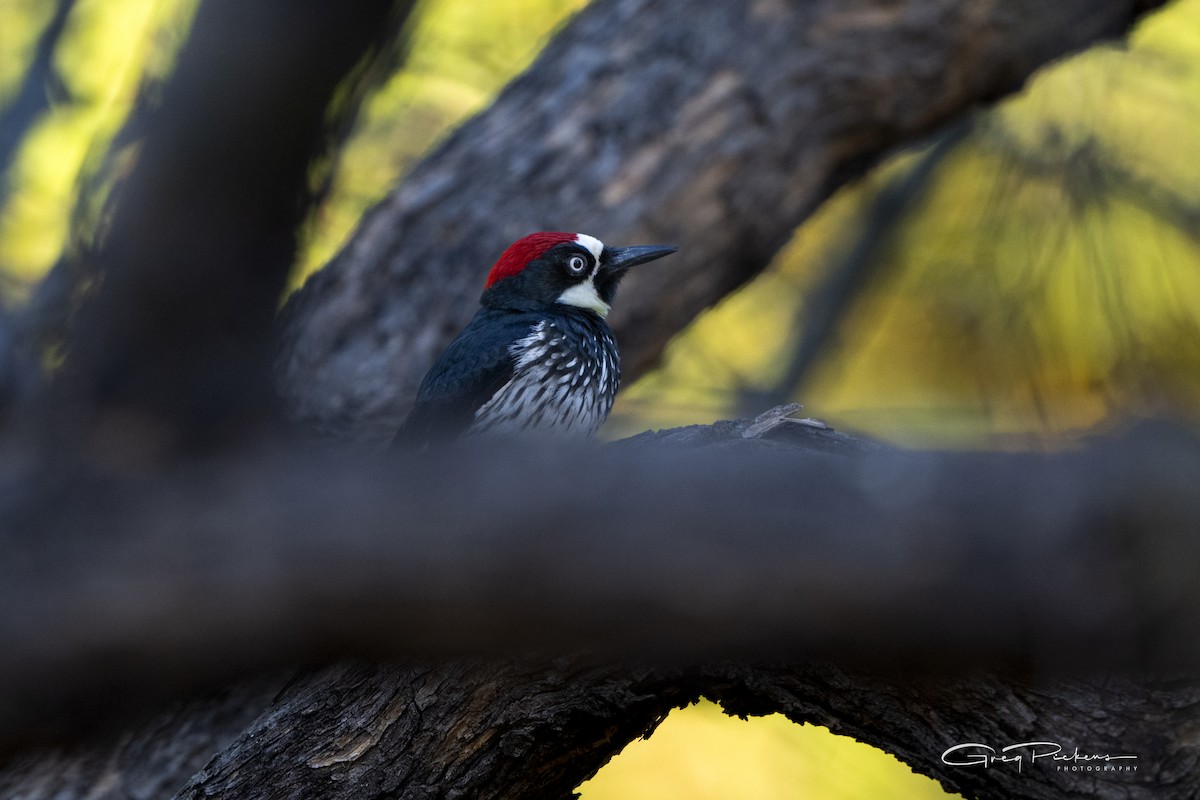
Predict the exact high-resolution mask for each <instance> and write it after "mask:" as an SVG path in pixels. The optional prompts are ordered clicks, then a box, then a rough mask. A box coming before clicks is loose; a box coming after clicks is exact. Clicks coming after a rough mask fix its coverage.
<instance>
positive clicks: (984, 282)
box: [0, 0, 1200, 800]
mask: <svg viewBox="0 0 1200 800" xmlns="http://www.w3.org/2000/svg"><path fill="white" fill-rule="evenodd" d="M583 4H584V3H583V0H491V2H473V1H472V0H428V1H427V2H425V3H423V4H422V5H421V6H420V10H419V13H418V15H417V18H416V20H415V22H414V24H413V25H412V28H411V36H412V41H411V49H410V53H409V56H408V58H407V60H406V63H405V64H404V66H403V68H402V69H401V70H399V71H398V72H397V73H396V74H395V75H393V76H391V77H390V78H389V79H388V80H387V81H385V82H384V83H383V85H382V86H381V87H380V88H379V89H378V90H377V91H376V92H374V93H373V94H372V95H371V97H370V98H369V99H368V101H367V103H366V104H365V106H364V108H363V110H362V113H361V115H360V119H359V121H358V124H357V126H356V128H355V130H354V133H353V134H352V136H351V138H350V140H349V141H348V142H347V144H346V147H345V148H344V151H343V152H342V153H341V156H340V159H339V162H338V166H337V170H336V172H335V177H334V181H333V190H332V193H331V196H330V197H329V198H328V200H327V202H326V203H325V204H324V205H323V206H322V207H321V208H320V209H319V210H318V211H317V212H316V213H315V216H314V218H313V220H312V222H311V224H310V225H309V226H308V228H307V230H306V231H305V236H306V239H305V249H304V253H303V255H302V257H301V261H300V264H298V267H297V272H296V278H295V280H296V282H298V281H299V280H301V279H302V277H303V276H304V275H305V274H307V273H308V272H310V271H311V270H313V269H315V268H317V267H319V266H320V265H321V264H322V263H324V262H325V261H326V260H328V258H329V257H330V256H331V255H332V254H333V253H334V252H336V250H337V249H338V247H340V245H341V244H342V243H343V242H344V241H345V239H346V237H347V236H349V235H350V234H351V232H352V230H353V227H354V225H355V223H356V221H357V220H358V219H359V217H360V216H361V214H362V212H363V211H364V210H365V209H366V208H367V207H368V206H370V205H371V204H372V203H373V202H375V201H376V200H377V199H379V198H380V197H382V196H383V194H384V193H385V192H386V191H387V190H388V188H389V187H390V186H392V185H393V184H394V183H395V181H396V180H398V179H399V178H400V177H401V176H402V175H403V174H404V172H405V170H407V169H408V168H409V166H410V165H411V164H413V163H414V162H415V160H416V159H417V158H419V157H420V156H421V155H422V154H423V153H425V152H427V151H428V149H429V148H430V147H431V146H433V145H434V144H435V143H436V142H438V141H439V140H440V139H441V138H442V137H444V136H445V135H446V134H447V132H448V131H450V130H452V129H453V127H454V126H455V125H457V124H459V123H460V122H462V121H463V120H464V119H466V118H467V117H469V116H470V115H471V114H472V113H474V112H476V111H478V110H479V109H481V108H483V107H484V106H485V105H486V104H487V103H488V102H489V101H490V99H491V98H492V97H494V96H495V94H496V92H498V91H499V90H500V89H501V88H502V87H503V86H504V84H505V83H506V82H507V81H508V80H510V79H511V78H512V77H513V76H515V75H516V74H517V73H518V72H519V71H520V70H522V69H523V68H524V67H526V66H527V65H528V64H529V63H530V61H531V60H532V59H533V58H534V57H535V56H536V54H537V52H538V50H539V48H540V47H541V45H542V44H544V42H545V41H546V39H547V37H548V36H550V35H551V34H552V33H553V32H554V31H555V30H556V29H557V28H558V27H559V26H561V25H562V24H563V23H564V22H565V21H566V20H567V19H568V18H569V17H570V15H571V14H572V13H574V12H575V11H577V10H578V9H579V8H580V7H582V5H583ZM194 10H195V0H79V2H78V3H77V4H76V7H75V9H74V11H73V13H72V15H71V17H70V19H69V21H68V26H67V29H66V31H65V33H64V36H63V39H62V41H61V42H60V46H59V48H58V50H57V52H56V57H55V65H56V68H57V71H58V73H59V77H60V79H61V81H62V84H63V91H62V92H61V96H59V97H56V98H55V99H54V102H53V104H52V107H51V109H50V111H49V113H47V114H45V115H44V116H42V117H40V118H39V119H38V120H36V123H35V125H34V126H33V127H32V128H31V129H30V132H29V135H28V136H27V137H26V138H25V140H24V141H23V142H22V144H21V147H20V149H19V151H18V153H17V156H16V159H15V161H14V163H13V165H12V167H11V169H10V170H9V171H8V173H7V174H5V175H4V176H3V180H4V181H5V192H4V193H3V195H0V196H2V197H3V198H5V202H4V204H3V205H2V206H0V277H2V278H3V280H0V293H3V294H4V295H5V296H7V297H8V298H9V299H17V300H19V298H20V297H21V296H22V295H23V294H24V293H25V292H27V291H28V288H29V287H30V286H31V285H32V283H33V282H34V281H35V280H36V279H37V278H38V276H40V275H41V274H43V273H44V272H45V271H46V270H47V269H48V268H49V267H50V266H51V265H52V264H53V263H54V262H55V261H56V259H58V257H59V255H60V253H62V252H63V250H64V248H66V247H69V246H70V241H71V239H70V235H71V232H70V225H71V220H72V216H73V214H75V213H76V211H75V208H76V205H77V203H78V202H79V200H80V196H81V193H84V192H85V189H84V187H87V186H89V185H92V182H93V181H95V179H96V177H97V175H98V174H99V173H100V171H101V166H102V164H103V163H104V158H105V155H106V153H107V152H108V149H109V146H110V143H111V142H112V140H113V137H114V136H115V135H116V134H117V132H118V131H119V130H120V127H121V124H122V122H123V121H124V120H125V118H126V117H127V115H128V114H129V112H130V109H131V108H132V107H133V105H134V103H135V102H136V100H137V97H138V93H139V91H141V90H143V88H144V87H145V86H147V85H152V84H153V82H154V81H156V80H159V79H161V78H162V77H163V76H164V75H165V74H166V73H167V72H168V70H169V68H170V65H171V60H172V57H173V55H174V54H175V53H176V52H177V49H178V47H179V44H180V42H181V41H182V40H183V38H184V37H185V36H186V31H187V26H188V22H189V21H190V19H191V16H192V14H193V13H194ZM51 11H52V7H51V5H50V4H47V3H45V2H42V1H41V0H0V113H2V112H3V110H4V109H5V108H6V107H7V106H8V104H9V103H10V102H11V101H12V99H13V97H14V96H15V94H16V92H17V91H18V88H19V87H20V85H21V81H22V79H23V76H24V73H25V70H26V68H27V66H28V64H29V63H30V60H31V58H32V57H33V52H34V46H35V44H36V42H37V40H38V36H39V34H40V32H41V30H42V29H43V27H44V26H45V25H46V24H47V22H48V20H49V16H50V12H51ZM922 157H923V155H922V153H920V152H903V153H898V154H896V155H895V156H894V157H893V158H891V159H889V160H887V161H886V162H885V163H884V164H883V165H881V167H880V168H878V169H877V170H875V171H874V172H873V173H872V174H871V175H870V176H868V177H867V178H865V179H864V180H861V181H859V182H857V183H855V184H854V185H851V186H847V187H845V188H844V189H842V190H841V191H839V192H838V193H837V194H836V196H835V197H834V198H833V199H832V200H831V201H830V202H829V203H827V204H825V205H824V206H823V207H822V208H821V209H820V211H819V212H818V213H817V214H816V215H815V216H814V217H813V218H812V219H811V220H809V221H808V222H806V223H805V224H804V225H803V226H801V227H800V228H799V229H798V230H797V231H796V234H795V238H794V239H793V241H792V242H791V243H790V244H789V246H788V247H787V248H786V250H785V251H784V252H782V253H781V254H780V255H779V257H778V258H777V259H776V261H775V263H774V264H773V265H772V266H771V268H770V269H769V270H768V271H767V272H765V273H764V274H763V275H762V276H761V277H759V278H758V279H756V280H755V281H753V282H752V283H750V284H748V285H747V286H746V287H744V288H743V289H742V290H740V291H738V292H736V293H734V294H733V295H731V296H729V297H728V298H726V299H725V300H724V301H722V302H721V303H720V304H719V305H718V306H717V307H716V308H715V309H713V310H711V311H709V312H708V313H706V314H704V315H702V316H701V317H699V318H698V319H697V320H696V322H695V323H694V324H693V325H692V326H691V327H690V328H689V329H688V330H687V331H685V332H684V333H683V334H682V335H680V336H679V337H677V338H676V340H675V341H673V342H672V343H671V345H670V346H669V347H668V349H667V351H666V353H665V355H664V357H663V360H662V364H661V366H660V368H659V369H657V370H656V371H655V372H653V373H651V374H649V375H647V376H645V377H644V378H643V379H641V380H640V381H638V382H637V383H636V384H635V385H633V386H631V387H629V388H628V389H627V390H626V391H625V392H624V393H623V394H622V396H621V397H620V399H619V401H618V407H617V410H616V413H615V414H614V418H613V420H612V421H611V422H610V424H609V426H608V428H607V429H606V434H607V435H608V436H610V437H613V436H618V435H621V434H622V433H626V432H632V431H636V430H642V429H645V428H646V427H658V426H667V425H674V424H684V423H691V422H710V421H712V420H713V419H717V418H721V417H724V416H729V415H732V414H734V413H737V412H738V411H739V410H744V409H739V408H738V402H739V398H740V397H742V396H744V394H743V393H744V391H745V390H746V389H755V390H762V389H767V388H771V387H773V386H774V383H775V382H776V381H778V379H779V377H780V375H781V371H782V365H783V364H784V362H785V361H786V358H787V354H788V352H789V349H790V348H791V347H793V346H794V344H795V341H796V339H797V337H798V335H799V332H800V331H801V330H802V328H803V325H804V322H805V320H806V318H807V317H806V315H805V302H806V300H807V299H808V298H810V297H811V296H812V290H813V287H814V286H815V285H816V284H817V282H818V281H819V280H820V278H821V276H822V275H823V274H824V271H825V270H826V269H827V268H828V266H829V265H830V264H835V263H837V262H838V259H839V257H840V256H839V254H840V253H841V252H842V251H843V249H844V246H845V244H846V243H847V242H849V241H851V240H853V238H854V236H855V234H856V233H857V232H858V231H859V230H861V228H862V226H863V222H864V220H865V218H866V216H867V214H868V211H869V209H870V207H871V203H872V200H873V198H874V197H875V196H876V194H877V193H878V192H879V191H881V190H882V189H883V188H884V187H886V186H888V185H889V184H890V183H891V182H894V181H897V180H901V179H903V177H904V176H905V175H906V174H907V173H908V171H910V170H911V169H912V168H913V165H914V164H915V163H916V162H917V161H918V160H919V159H921V158H922ZM595 233H599V234H603V232H600V231H596V232H595ZM681 244H684V245H685V246H686V243H681ZM1198 245H1200V0H1178V1H1177V2H1175V3H1173V4H1171V5H1170V6H1169V7H1168V8H1167V9H1165V10H1164V11H1162V12H1159V13H1157V14H1155V15H1153V16H1151V17H1149V18H1148V19H1147V20H1146V21H1145V22H1143V23H1142V24H1141V25H1140V26H1139V27H1138V29H1137V30H1136V31H1135V33H1134V35H1133V36H1132V37H1131V39H1130V41H1129V42H1128V43H1122V44H1109V45H1101V46H1098V47H1096V48H1093V49H1091V50H1089V51H1087V52H1085V53H1082V54H1079V55H1077V56H1075V57H1072V58H1070V59H1067V60H1064V61H1063V62H1061V63H1058V64H1055V65H1051V66H1050V67H1048V68H1046V69H1044V70H1042V71H1041V72H1040V73H1039V74H1038V75H1037V76H1035V78H1034V79H1033V80H1032V81H1031V82H1030V85H1029V86H1028V87H1027V89H1026V90H1025V91H1024V92H1022V93H1021V94H1020V95H1019V96H1017V97H1014V98H1012V99H1010V100H1008V101H1006V102H1004V103H1003V104H1001V106H1000V107H999V108H997V109H995V110H992V111H989V112H987V113H985V114H981V115H979V117H978V118H977V119H976V122H975V128H974V132H973V133H972V134H971V135H970V136H969V137H968V138H967V139H966V140H965V141H964V142H963V143H962V144H960V145H958V146H957V147H955V148H954V149H953V151H952V152H950V154H949V155H948V156H947V157H946V158H945V159H944V160H943V161H942V162H941V163H939V164H938V166H937V168H936V170H935V173H934V176H933V178H932V179H931V180H930V181H929V183H928V184H927V185H926V186H925V187H924V189H923V191H922V192H921V193H920V195H919V196H917V197H914V198H913V200H912V202H911V207H909V208H908V209H907V210H906V213H905V216H904V218H903V220H902V224H900V225H898V226H897V227H896V228H895V230H894V231H893V232H892V234H891V235H890V236H889V237H888V239H887V240H886V242H884V243H883V245H882V246H881V248H880V253H879V259H878V263H877V266H876V276H877V280H875V281H874V282H873V283H872V284H871V286H870V288H869V289H868V291H866V292H865V294H864V296H863V297H861V298H859V300H858V301H857V302H855V303H854V305H853V306H852V307H851V309H850V313H849V315H848V317H847V319H846V321H845V324H843V325H842V326H841V327H840V328H839V331H838V333H839V335H838V339H837V341H836V346H835V347H834V348H832V349H831V350H830V352H829V354H828V356H827V357H825V358H823V359H822V360H821V361H820V362H819V363H818V364H817V366H816V368H815V369H814V371H813V372H812V374H811V375H810V376H809V377H808V379H807V380H806V381H805V382H804V383H803V384H802V385H801V386H799V387H784V388H785V389H787V390H788V391H790V392H791V394H792V396H793V397H794V398H795V399H798V400H799V401H800V402H803V403H804V404H805V405H806V408H807V413H809V414H812V415H814V416H819V417H822V418H824V419H827V420H828V421H831V422H833V423H834V424H835V425H837V426H838V427H849V428H852V429H856V430H861V431H865V432H867V433H870V434H872V435H876V436H880V437H884V438H887V439H890V440H892V441H896V442H901V443H907V444H914V445H922V446H929V445H939V446H951V447H975V446H990V447H994V446H997V445H998V444H999V445H1005V446H1013V447H1049V446H1058V445H1061V444H1062V443H1063V442H1068V441H1070V440H1071V439H1072V438H1074V437H1076V436H1079V435H1086V434H1088V433H1091V432H1094V431H1096V430H1098V429H1105V428H1107V427H1110V426H1113V425H1117V424H1120V423H1121V421H1122V420H1124V419H1128V418H1133V417H1138V416H1144V415H1167V416H1171V417H1173V418H1176V419H1190V420H1196V418H1197V417H1198V416H1200V246H1198ZM937 755H938V754H933V753H931V754H929V757H930V758H931V759H936V758H937ZM582 792H583V796H584V797H585V798H586V800H606V799H607V798H625V799H626V800H637V799H638V798H651V797H653V798H671V797H681V798H682V797H687V798H707V797H711V798H717V797H720V798H725V799H727V800H733V799H735V798H756V799H760V798H792V797H797V798H799V797H805V798H818V799H820V798H826V799H827V800H846V799H847V798H866V797H872V798H874V797H893V798H932V797H938V796H944V795H943V794H942V792H941V790H940V788H939V787H938V786H937V785H936V784H935V783H933V782H931V781H929V780H928V779H925V778H922V777H920V776H917V775H914V774H913V773H912V772H911V771H910V770H909V768H908V767H907V766H905V765H902V764H900V763H898V762H896V761H895V759H893V758H891V757H890V756H887V755H886V754H883V753H880V752H879V751H876V750H874V749H872V748H869V747H866V746H864V745H860V744H857V743H855V742H852V741H850V740H848V739H844V738H841V737H835V736H833V735H832V734H830V733H829V732H828V731H825V730H823V729H820V728H813V727H811V726H804V727H802V726H798V725H794V724H792V723H790V722H788V721H787V720H785V719H783V718H781V717H768V718H764V719H756V720H750V721H740V720H735V719H731V718H728V717H726V716H725V715H724V714H722V713H721V712H720V710H719V709H718V708H716V707H715V706H713V705H711V704H707V703H702V704H700V705H698V706H694V707H692V708H689V709H684V710H680V711H678V712H676V713H674V714H672V715H671V716H670V717H669V718H668V719H667V720H666V721H665V722H664V723H663V725H662V726H661V727H660V729H659V730H658V732H657V733H655V734H654V736H652V737H651V738H650V739H649V740H648V741H645V742H638V743H635V744H633V745H631V746H630V747H629V748H628V749H627V750H626V752H624V753H622V754H621V755H620V756H618V757H617V759H615V760H614V762H613V763H612V764H610V765H609V766H608V767H606V768H605V769H604V770H602V771H601V773H600V774H599V775H598V776H597V777H596V778H595V779H594V780H592V781H590V782H588V783H587V784H586V785H585V786H584V787H582Z"/></svg>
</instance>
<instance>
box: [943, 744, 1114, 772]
mask: <svg viewBox="0 0 1200 800" xmlns="http://www.w3.org/2000/svg"><path fill="white" fill-rule="evenodd" d="M1137 758H1138V757H1137V756H1135V755H1130V754H1126V753H1122V754H1112V753H1089V752H1085V751H1081V750H1080V749H1079V748H1078V747H1076V748H1074V749H1073V750H1071V751H1070V752H1067V751H1066V748H1064V747H1063V746H1062V745H1061V744H1059V743H1058V742H1020V743H1018V744H1010V745H1008V746H1007V747H1002V748H1000V749H999V750H997V749H996V748H994V747H992V746H990V745H986V744H982V743H980V742H966V743H964V744H956V745H954V746H953V747H951V748H949V749H947V750H946V752H944V753H942V763H943V764H947V765H949V766H952V767H982V768H983V769H987V768H989V767H992V766H995V765H1016V768H1017V772H1020V771H1021V770H1022V769H1023V768H1024V767H1025V765H1027V764H1028V765H1031V766H1032V765H1038V766H1053V768H1054V769H1056V770H1057V771H1059V772H1137Z"/></svg>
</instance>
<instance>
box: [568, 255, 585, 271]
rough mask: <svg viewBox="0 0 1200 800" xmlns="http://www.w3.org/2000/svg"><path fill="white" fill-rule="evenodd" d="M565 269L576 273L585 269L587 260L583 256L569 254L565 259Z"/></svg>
mask: <svg viewBox="0 0 1200 800" xmlns="http://www.w3.org/2000/svg"><path fill="white" fill-rule="evenodd" d="M567 269H569V270H571V272H573V273H574V274H576V275H578V274H579V273H581V272H583V271H584V270H585V269H587V260H586V259H585V258H584V257H583V256H571V257H570V258H569V259H567Z"/></svg>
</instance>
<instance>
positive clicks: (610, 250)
mask: <svg viewBox="0 0 1200 800" xmlns="http://www.w3.org/2000/svg"><path fill="white" fill-rule="evenodd" d="M675 250H676V248H674V247H660V246H636V247H606V246H605V244H604V243H603V242H601V241H600V240H599V239H597V238H595V237H594V236H588V235H587V234H586V233H531V234H530V235H528V236H526V237H525V238H523V239H518V240H517V241H516V242H514V243H513V244H511V245H510V246H509V248H508V249H507V250H505V251H504V254H503V255H501V256H500V259H499V260H498V261H497V262H496V264H495V266H493V267H492V271H491V272H490V273H488V278H487V284H486V285H485V287H484V290H483V297H482V298H481V302H482V303H483V304H484V305H485V306H491V307H496V308H513V309H517V310H520V311H530V310H537V309H541V308H546V307H549V306H551V305H553V304H555V303H560V304H563V305H568V306H575V307H577V308H585V309H588V310H589V311H592V312H594V313H596V314H598V315H599V316H601V317H603V316H605V315H607V314H608V310H609V308H610V307H611V305H612V300H613V295H615V294H616V292H617V283H618V282H620V280H621V277H622V276H623V275H624V274H625V272H626V271H627V270H628V269H629V268H630V267H632V266H635V265H637V264H644V263H646V262H647V261H653V260H654V259H656V258H662V257H663V256H665V255H668V254H670V253H674V252H675Z"/></svg>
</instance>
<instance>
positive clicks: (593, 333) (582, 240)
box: [393, 231, 677, 449]
mask: <svg viewBox="0 0 1200 800" xmlns="http://www.w3.org/2000/svg"><path fill="white" fill-rule="evenodd" d="M676 250H677V248H676V247H673V246H660V245H637V246H631V247H609V246H607V245H605V244H604V243H603V242H602V241H600V240H599V239H597V238H596V237H594V236H590V235H588V234H584V233H566V232H557V231H543V232H539V233H532V234H529V235H528V236H525V237H523V238H521V239H519V240H517V241H516V242H514V243H513V244H511V245H510V246H509V247H508V248H507V249H506V250H505V251H504V252H503V253H502V254H501V256H500V258H499V259H498V260H497V261H496V262H495V264H494V265H493V266H492V268H491V271H490V272H489V273H488V275H487V280H486V281H485V283H484V288H483V294H482V295H481V296H480V298H479V305H480V308H479V310H478V311H477V312H476V313H475V316H474V318H473V319H472V320H471V321H470V323H468V324H467V326H466V327H465V328H464V329H463V330H462V332H461V333H459V334H458V336H457V337H456V338H455V339H454V340H453V341H452V342H451V343H450V344H449V345H448V346H447V347H446V349H445V351H444V352H443V353H442V354H441V356H440V357H439V358H438V359H437V361H436V362H435V363H434V365H433V366H432V367H430V369H429V371H428V372H427V373H426V375H425V377H424V379H423V380H422V381H421V385H420V388H419V389H418V390H417V397H416V401H415V402H414V404H413V408H412V410H411V411H410V412H409V414H408V416H407V418H406V419H405V420H404V423H403V424H402V425H401V427H400V430H399V431H398V432H397V433H396V435H395V438H394V439H393V446H394V447H402V448H407V449H428V448H429V447H431V446H435V445H438V444H443V443H448V442H450V441H453V440H457V439H464V438H474V437H512V436H539V437H554V438H589V437H591V436H592V435H593V434H595V432H596V430H597V429H598V428H599V427H600V425H601V424H602V423H603V422H604V420H605V419H606V418H607V417H608V413H609V411H610V410H611V409H612V405H613V399H614V398H615V397H616V394H617V388H618V386H619V385H620V381H621V363H620V358H619V355H618V353H617V343H616V340H615V339H614V338H613V333H612V329H611V328H609V326H608V322H607V321H606V320H605V318H606V317H607V316H608V312H609V309H610V308H611V307H612V302H613V297H614V295H615V294H616V290H617V284H618V283H619V282H620V281H621V278H622V277H624V275H625V274H626V272H627V271H628V270H629V269H630V268H631V267H634V266H636V265H638V264H644V263H646V262H649V261H654V260H655V259H659V258H662V257H663V256H666V255H669V254H671V253H673V252H675V251H676Z"/></svg>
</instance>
